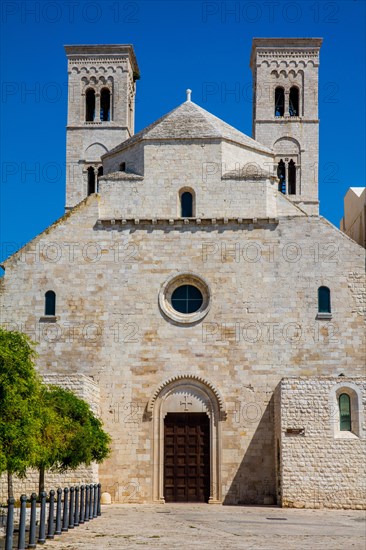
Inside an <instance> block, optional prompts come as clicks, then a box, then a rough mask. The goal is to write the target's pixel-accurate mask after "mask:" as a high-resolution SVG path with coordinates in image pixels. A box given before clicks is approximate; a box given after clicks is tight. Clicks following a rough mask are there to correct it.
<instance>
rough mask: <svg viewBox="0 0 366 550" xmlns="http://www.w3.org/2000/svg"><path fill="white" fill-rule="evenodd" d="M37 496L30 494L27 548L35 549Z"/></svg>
mask: <svg viewBox="0 0 366 550" xmlns="http://www.w3.org/2000/svg"><path fill="white" fill-rule="evenodd" d="M36 521H37V495H36V493H32V494H31V517H30V526H29V540H28V548H36V546H37V544H36Z"/></svg>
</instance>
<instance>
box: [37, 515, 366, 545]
mask: <svg viewBox="0 0 366 550" xmlns="http://www.w3.org/2000/svg"><path fill="white" fill-rule="evenodd" d="M365 519H366V518H365V512H361V511H354V510H295V509H281V508H272V507H263V508H260V507H243V506H241V507H236V506H215V505H205V504H202V505H194V504H193V505H192V504H189V505H188V504H173V505H170V504H169V505H168V504H165V505H155V506H153V505H131V504H120V505H112V506H104V507H103V509H102V516H101V517H99V518H97V519H94V520H93V521H91V522H89V523H87V524H84V525H83V526H80V527H78V528H77V529H74V530H72V531H69V532H68V533H65V534H63V535H62V536H61V537H57V540H56V539H55V540H54V541H48V542H47V545H46V547H47V548H49V549H50V550H58V549H66V548H67V549H69V550H74V549H75V550H76V549H80V550H104V549H109V548H114V549H115V550H119V549H121V548H128V549H129V550H130V549H131V550H133V549H137V548H141V547H144V548H146V549H148V550H149V549H152V550H155V549H159V548H163V549H169V550H173V549H176V548H179V549H180V550H185V549H190V548H202V549H209V550H217V549H220V550H221V549H225V550H226V549H228V550H231V549H233V550H236V549H246V550H248V549H253V550H264V549H266V550H274V549H286V550H305V549H306V550H315V549H324V550H325V549H326V550H338V549H339V550H344V549H347V550H356V549H357V550H365V547H366V530H365V529H366V522H365ZM46 547H45V548H46Z"/></svg>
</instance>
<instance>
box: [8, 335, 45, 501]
mask: <svg viewBox="0 0 366 550" xmlns="http://www.w3.org/2000/svg"><path fill="white" fill-rule="evenodd" d="M34 346H35V343H34V342H32V341H31V340H30V339H29V338H28V336H26V335H25V334H22V333H20V332H17V331H8V330H5V329H4V328H2V327H0V473H3V472H7V474H8V496H9V497H12V496H14V495H13V475H14V474H16V475H18V476H19V477H24V476H25V474H26V469H27V468H28V467H29V466H30V465H31V464H32V463H34V461H35V459H36V456H37V453H38V452H39V445H38V440H39V435H40V430H41V421H40V417H39V395H40V389H41V380H40V378H39V376H38V374H37V372H36V369H35V359H36V352H35V349H34Z"/></svg>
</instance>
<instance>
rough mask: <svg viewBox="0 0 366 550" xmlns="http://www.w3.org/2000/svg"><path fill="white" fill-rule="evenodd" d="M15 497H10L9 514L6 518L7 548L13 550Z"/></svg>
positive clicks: (6, 549)
mask: <svg viewBox="0 0 366 550" xmlns="http://www.w3.org/2000/svg"><path fill="white" fill-rule="evenodd" d="M14 503H15V498H13V497H11V498H8V515H7V518H6V538H5V550H13V535H14Z"/></svg>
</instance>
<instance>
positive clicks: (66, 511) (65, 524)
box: [61, 487, 69, 532]
mask: <svg viewBox="0 0 366 550" xmlns="http://www.w3.org/2000/svg"><path fill="white" fill-rule="evenodd" d="M68 493H69V489H68V488H67V487H65V489H64V513H63V516H62V529H61V531H64V532H66V531H68V530H69V528H68V525H69V500H68Z"/></svg>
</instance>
